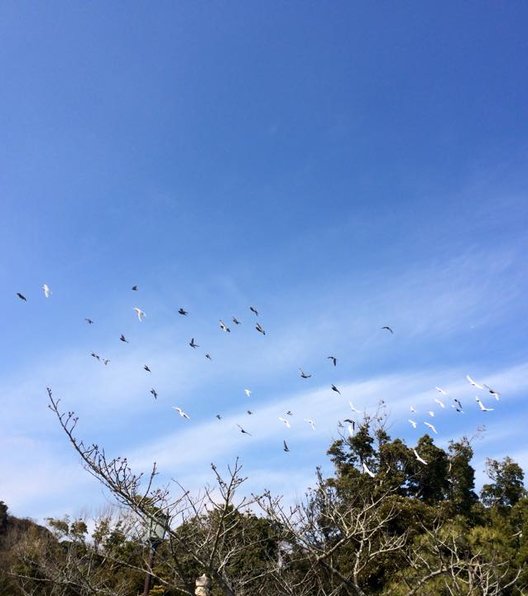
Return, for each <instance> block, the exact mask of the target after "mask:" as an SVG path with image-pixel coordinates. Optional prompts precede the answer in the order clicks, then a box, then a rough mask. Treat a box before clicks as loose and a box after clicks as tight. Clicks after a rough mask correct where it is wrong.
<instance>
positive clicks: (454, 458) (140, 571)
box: [0, 396, 528, 596]
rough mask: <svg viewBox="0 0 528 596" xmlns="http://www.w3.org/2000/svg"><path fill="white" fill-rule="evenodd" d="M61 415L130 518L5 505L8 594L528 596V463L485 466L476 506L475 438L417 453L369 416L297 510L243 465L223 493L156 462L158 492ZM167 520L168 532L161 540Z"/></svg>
mask: <svg viewBox="0 0 528 596" xmlns="http://www.w3.org/2000/svg"><path fill="white" fill-rule="evenodd" d="M50 398H51V396H50ZM52 409H54V411H55V413H56V414H57V416H58V417H59V420H60V422H61V426H62V427H63V429H64V430H65V432H66V434H67V436H68V438H69V439H70V441H71V442H72V444H73V446H74V448H75V449H76V450H77V452H78V453H79V454H80V456H81V458H82V461H83V462H84V465H85V466H86V467H87V469H88V470H89V471H90V473H92V474H93V475H94V476H96V477H97V478H99V479H100V480H101V482H103V484H105V486H106V487H107V488H108V489H109V490H110V492H111V493H112V494H113V495H114V496H115V497H116V500H117V501H118V503H119V504H120V505H121V506H122V507H124V511H125V514H122V515H120V516H117V517H114V516H101V517H100V518H99V519H97V520H94V522H93V523H90V524H88V523H86V520H83V519H74V520H70V519H69V518H68V517H65V518H62V519H49V520H48V528H49V529H45V528H42V527H39V526H36V524H32V523H31V522H28V521H27V520H26V521H25V522H24V520H16V519H15V518H11V517H10V516H9V514H8V510H7V507H6V505H5V504H4V503H1V502H0V596H4V595H5V596H19V595H24V596H25V595H26V594H43V595H45V596H48V595H49V596H55V595H57V596H70V595H71V596H73V595H76V596H84V595H88V594H90V595H91V594H103V595H105V594H108V595H110V594H113V595H116V596H120V595H123V596H125V595H128V594H130V595H133V594H138V593H141V591H142V586H143V582H144V578H145V575H146V574H147V573H148V574H149V577H151V578H152V589H151V595H156V596H161V595H163V596H176V595H188V596H192V595H193V594H194V585H195V581H196V578H197V577H199V576H201V575H202V574H205V575H207V576H208V577H209V578H210V579H211V593H212V596H250V595H251V596H257V595H262V596H264V595H265V596H349V595H356V596H363V595H370V594H383V595H387V596H388V595H391V596H400V595H401V596H403V595H413V594H416V595H420V596H421V595H426V596H427V595H430V596H437V595H440V596H444V595H446V596H447V595H453V594H456V595H459V594H461V595H464V594H468V595H471V596H473V595H474V596H477V595H479V596H480V595H496V596H499V595H505V596H508V595H511V596H521V595H522V594H526V593H528V496H527V494H526V490H525V488H524V484H523V480H524V473H523V470H522V469H521V468H520V466H519V465H518V464H517V463H515V462H514V461H513V460H512V459H511V458H505V459H504V460H502V461H496V460H488V464H487V472H488V475H489V477H490V480H491V482H490V483H488V484H485V485H484V486H483V488H482V491H481V493H480V498H479V496H478V495H477V494H476V493H475V490H474V489H475V472H474V469H473V467H472V465H471V460H472V457H473V449H472V446H471V442H470V440H468V439H467V438H464V437H463V438H461V439H460V440H458V441H452V442H451V443H450V444H449V446H448V447H447V449H442V448H440V447H439V446H437V445H435V443H434V441H433V439H432V437H430V436H429V435H427V434H426V435H423V436H422V437H420V438H419V439H418V441H417V443H416V445H414V446H408V445H406V444H405V442H404V441H402V440H401V439H399V438H395V439H393V438H392V437H391V436H390V435H389V433H388V431H387V427H386V426H385V424H386V420H385V418H384V416H383V415H381V416H379V415H377V416H374V417H371V418H368V417H366V418H365V419H364V420H362V421H361V422H358V423H357V424H356V429H355V432H354V433H352V434H350V433H349V434H347V435H346V436H345V435H343V436H341V437H340V438H339V439H338V440H336V441H334V442H333V443H332V445H330V447H329V449H328V456H329V458H330V461H331V462H332V464H333V471H332V473H330V474H328V475H324V474H323V472H322V471H321V470H320V469H318V470H317V473H316V478H315V484H314V486H313V488H311V489H309V490H308V492H307V493H306V495H305V497H304V498H303V499H301V500H300V501H299V502H298V503H297V504H294V505H292V504H289V503H286V502H284V500H283V499H282V498H281V497H278V496H275V495H272V494H270V493H265V494H263V495H257V496H252V497H251V498H248V497H242V498H238V497H237V493H238V491H239V488H240V486H241V485H242V483H243V482H244V480H245V479H244V478H243V477H241V475H240V465H239V464H238V462H237V464H236V465H235V466H234V468H233V469H232V470H230V471H229V474H228V476H227V478H226V479H224V478H223V477H222V476H221V475H220V473H219V472H218V471H217V469H216V468H215V467H214V466H213V472H214V475H215V481H216V482H215V487H214V488H212V489H211V488H206V489H205V490H204V491H203V492H202V493H201V494H200V495H196V496H193V495H191V494H190V493H189V492H187V491H184V490H183V491H182V492H181V493H180V494H177V495H171V494H170V493H169V491H168V489H159V488H156V487H155V486H154V480H155V475H156V470H155V468H154V469H153V471H152V473H151V475H150V476H148V477H147V478H146V485H145V481H144V480H145V479H143V478H142V475H141V474H134V473H133V472H132V470H130V468H129V466H128V463H127V461H126V459H125V458H116V459H112V460H110V459H107V457H106V455H105V453H104V451H103V450H102V449H100V448H99V447H98V446H96V445H93V446H90V447H86V446H85V445H84V444H83V443H82V442H81V441H78V440H77V438H76V437H75V435H74V429H75V422H76V419H75V417H74V416H73V413H68V414H66V415H63V414H61V413H60V412H59V410H58V404H57V402H53V401H52ZM420 460H422V461H420ZM424 462H425V463H424ZM160 520H163V525H164V529H165V536H164V538H163V539H159V540H156V541H153V540H149V538H148V537H149V533H148V530H147V528H148V527H149V525H151V524H152V523H153V522H155V521H158V522H159V521H160ZM89 528H92V529H91V530H89Z"/></svg>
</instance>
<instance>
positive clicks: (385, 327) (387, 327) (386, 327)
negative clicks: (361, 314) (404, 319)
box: [382, 325, 394, 334]
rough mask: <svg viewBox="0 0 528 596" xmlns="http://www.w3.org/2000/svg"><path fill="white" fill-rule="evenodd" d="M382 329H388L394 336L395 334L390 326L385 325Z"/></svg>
mask: <svg viewBox="0 0 528 596" xmlns="http://www.w3.org/2000/svg"><path fill="white" fill-rule="evenodd" d="M382 329H386V330H387V331H390V332H391V333H392V334H394V331H393V330H392V329H391V328H390V327H389V326H388V325H385V326H384V327H382Z"/></svg>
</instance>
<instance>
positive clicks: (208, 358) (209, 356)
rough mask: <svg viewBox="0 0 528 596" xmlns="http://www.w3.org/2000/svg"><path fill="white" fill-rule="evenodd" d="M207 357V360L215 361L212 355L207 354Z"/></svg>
mask: <svg viewBox="0 0 528 596" xmlns="http://www.w3.org/2000/svg"><path fill="white" fill-rule="evenodd" d="M205 357H206V358H207V360H212V359H213V358H212V356H211V354H206V355H205Z"/></svg>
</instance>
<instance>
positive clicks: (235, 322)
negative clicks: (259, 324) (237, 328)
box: [231, 317, 240, 325]
mask: <svg viewBox="0 0 528 596" xmlns="http://www.w3.org/2000/svg"><path fill="white" fill-rule="evenodd" d="M231 320H232V321H233V323H234V324H235V325H240V321H239V320H238V319H237V318H236V317H233V318H232V319H231Z"/></svg>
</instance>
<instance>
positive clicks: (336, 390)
mask: <svg viewBox="0 0 528 596" xmlns="http://www.w3.org/2000/svg"><path fill="white" fill-rule="evenodd" d="M332 391H335V392H336V393H339V395H341V391H339V389H338V388H337V387H336V386H335V385H334V384H333V383H332Z"/></svg>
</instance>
